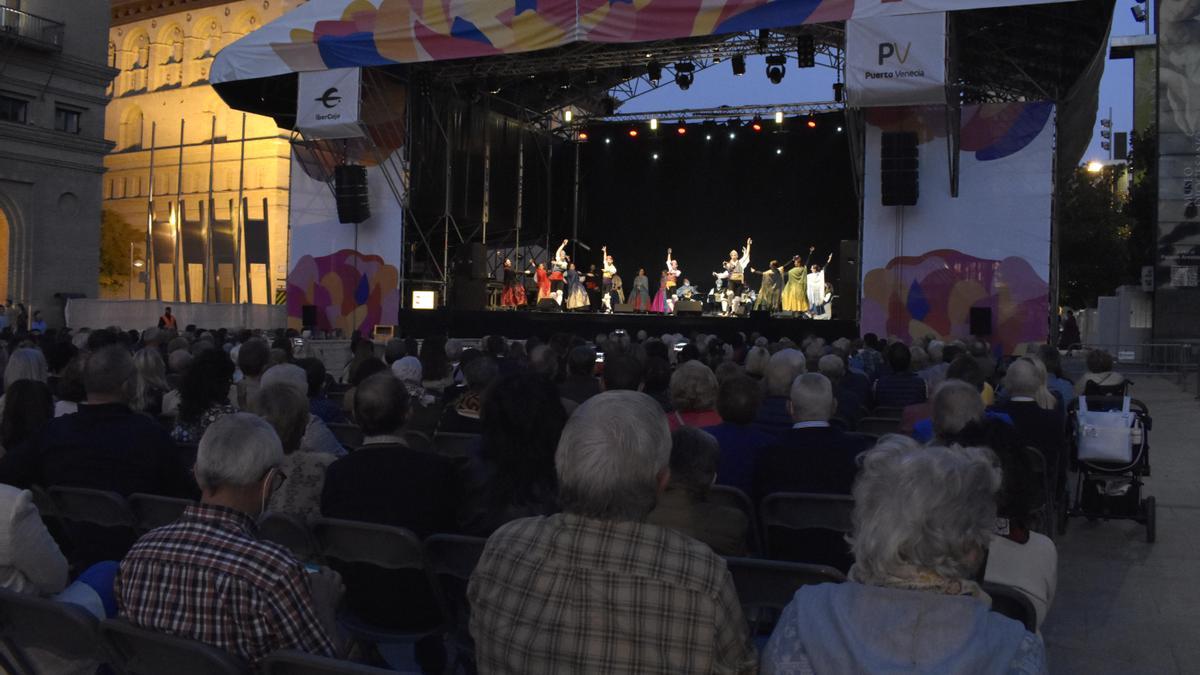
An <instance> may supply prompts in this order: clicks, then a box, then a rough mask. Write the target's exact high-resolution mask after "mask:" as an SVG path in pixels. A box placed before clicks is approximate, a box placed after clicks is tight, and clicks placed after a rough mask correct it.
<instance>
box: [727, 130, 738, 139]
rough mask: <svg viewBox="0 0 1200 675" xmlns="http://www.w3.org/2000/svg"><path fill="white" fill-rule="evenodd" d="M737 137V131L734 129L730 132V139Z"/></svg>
mask: <svg viewBox="0 0 1200 675" xmlns="http://www.w3.org/2000/svg"><path fill="white" fill-rule="evenodd" d="M735 138H737V133H736V132H733V131H731V132H729V140H731V141H732V140H733V139H735Z"/></svg>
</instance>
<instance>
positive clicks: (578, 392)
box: [558, 345, 600, 403]
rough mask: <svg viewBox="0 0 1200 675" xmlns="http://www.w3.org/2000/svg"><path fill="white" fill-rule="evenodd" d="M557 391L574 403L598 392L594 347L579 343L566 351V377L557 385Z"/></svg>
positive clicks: (581, 401) (580, 401)
mask: <svg viewBox="0 0 1200 675" xmlns="http://www.w3.org/2000/svg"><path fill="white" fill-rule="evenodd" d="M558 391H559V393H561V394H562V397H563V398H565V399H567V400H569V401H574V402H576V403H583V402H584V401H586V400H588V399H589V398H591V397H593V396H595V395H596V394H599V393H600V382H599V381H598V380H597V379H596V350H595V349H592V348H591V347H588V346H586V345H580V346H578V347H574V348H572V349H571V351H570V352H568V353H567V377H566V378H565V379H564V380H563V382H562V384H560V385H559V386H558Z"/></svg>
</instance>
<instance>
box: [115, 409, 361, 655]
mask: <svg viewBox="0 0 1200 675" xmlns="http://www.w3.org/2000/svg"><path fill="white" fill-rule="evenodd" d="M283 459H284V456H283V449H282V447H281V445H280V441H279V437H278V436H276V434H275V432H274V430H272V428H271V425H269V424H268V423H266V422H265V421H263V420H261V419H259V418H257V417H255V416H253V415H250V414H247V413H235V414H231V415H226V416H225V417H223V418H221V419H219V420H216V421H215V422H214V423H213V424H211V425H210V426H209V427H208V428H207V429H206V430H205V433H204V436H203V438H202V439H201V441H200V450H199V452H198V454H197V456H196V480H197V482H198V483H199V484H200V489H201V495H200V503H199V504H196V505H192V506H188V507H187V509H185V510H184V512H183V515H182V516H181V517H180V518H179V520H177V521H175V522H174V523H172V524H170V525H167V526H165V527H161V528H159V529H157V530H152V531H151V532H150V533H148V534H146V535H145V536H143V537H142V538H141V539H139V540H138V542H137V543H136V544H135V545H134V547H133V549H132V550H130V551H129V554H128V555H127V556H125V559H124V560H122V561H121V569H120V573H119V574H118V575H117V580H116V586H115V591H116V595H117V602H118V605H119V606H120V611H121V616H122V617H123V618H125V619H126V620H128V621H129V622H130V623H132V624H134V625H135V626H141V627H143V628H149V629H151V630H154V631H157V632H161V633H166V634H170V635H177V636H180V637H184V638H189V639H192V640H199V641H201V642H205V643H208V644H210V645H213V646H216V647H219V648H221V649H225V650H227V651H228V652H230V653H231V654H233V655H235V656H237V657H239V658H242V659H245V660H246V661H247V662H249V663H250V664H251V665H257V664H258V662H259V661H261V660H262V659H263V657H265V656H266V655H268V654H270V653H271V652H273V651H276V650H279V649H295V650H299V651H302V652H308V653H310V654H318V655H322V656H333V655H334V652H335V649H334V645H333V643H332V641H331V640H330V637H329V636H330V635H332V634H333V632H332V630H330V629H331V628H332V626H333V622H332V609H333V606H334V601H336V595H337V594H336V588H337V585H338V580H337V579H336V577H334V576H332V575H330V574H329V573H328V572H326V571H322V572H318V573H316V574H310V573H308V572H306V571H305V569H304V566H303V565H301V564H300V563H299V562H297V561H296V559H295V558H293V557H292V555H291V553H289V552H288V551H287V549H285V548H283V547H281V546H278V545H276V544H272V543H268V542H264V541H261V540H259V539H258V538H257V536H256V527H255V524H254V519H255V518H256V517H257V516H258V515H259V512H260V511H261V509H262V505H263V502H264V501H266V500H267V498H268V497H269V496H270V494H271V493H272V492H273V491H274V490H275V489H277V488H278V486H279V483H280V481H282V480H283V476H282V474H281V473H280V468H279V467H280V464H281V463H282V462H283ZM310 585H311V588H310Z"/></svg>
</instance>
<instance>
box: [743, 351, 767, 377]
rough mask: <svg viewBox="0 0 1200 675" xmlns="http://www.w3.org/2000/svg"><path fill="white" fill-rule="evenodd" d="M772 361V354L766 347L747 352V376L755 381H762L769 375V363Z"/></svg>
mask: <svg viewBox="0 0 1200 675" xmlns="http://www.w3.org/2000/svg"><path fill="white" fill-rule="evenodd" d="M770 360H771V352H769V351H767V348H766V347H759V346H757V345H756V346H754V347H751V348H750V351H748V352H746V374H747V375H749V376H750V377H753V378H754V379H755V380H759V381H762V379H763V375H766V373H767V362H768V361H770Z"/></svg>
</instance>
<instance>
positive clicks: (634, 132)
mask: <svg viewBox="0 0 1200 675" xmlns="http://www.w3.org/2000/svg"><path fill="white" fill-rule="evenodd" d="M637 134H638V132H637V129H630V130H629V137H630V138H637Z"/></svg>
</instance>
